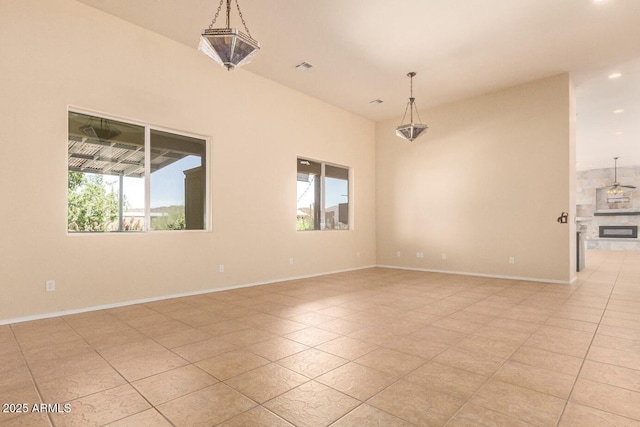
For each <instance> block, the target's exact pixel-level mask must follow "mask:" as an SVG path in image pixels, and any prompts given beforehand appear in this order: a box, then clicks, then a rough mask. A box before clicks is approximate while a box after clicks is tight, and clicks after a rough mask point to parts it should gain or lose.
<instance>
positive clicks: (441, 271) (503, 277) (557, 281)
mask: <svg viewBox="0 0 640 427" xmlns="http://www.w3.org/2000/svg"><path fill="white" fill-rule="evenodd" d="M376 267H380V268H393V269H396V270H411V271H424V272H427V273H443V274H458V275H460V276H476V277H490V278H492V279H509V280H521V281H524V282H539V283H555V284H560V285H570V284H571V283H573V282H575V281H576V280H577V278H575V277H574V278H573V279H571V280H570V281H569V280H551V279H538V278H535V277H521V276H501V275H498V274H484V273H468V272H465V271H451V270H434V269H430V268H414V267H399V266H395V265H380V264H379V265H377V266H376Z"/></svg>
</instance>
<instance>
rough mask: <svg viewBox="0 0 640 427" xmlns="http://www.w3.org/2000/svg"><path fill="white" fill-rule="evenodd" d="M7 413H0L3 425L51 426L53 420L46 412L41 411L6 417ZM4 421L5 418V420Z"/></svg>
mask: <svg viewBox="0 0 640 427" xmlns="http://www.w3.org/2000/svg"><path fill="white" fill-rule="evenodd" d="M5 417H7V414H0V425H1V426H2V427H51V422H50V421H49V418H48V417H47V415H46V414H44V413H41V412H36V413H33V412H32V413H27V414H21V415H16V416H13V417H12V418H8V417H7V418H5ZM5 419H6V421H4V422H3V420H5Z"/></svg>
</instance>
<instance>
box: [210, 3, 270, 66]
mask: <svg viewBox="0 0 640 427" xmlns="http://www.w3.org/2000/svg"><path fill="white" fill-rule="evenodd" d="M231 1H232V0H226V5H227V26H226V28H213V25H214V24H215V23H216V19H218V15H219V14H220V10H221V9H222V4H223V3H224V2H225V0H220V4H219V5H218V10H217V11H216V15H215V16H214V17H213V20H212V21H211V24H209V28H206V29H204V30H202V37H200V45H199V46H198V50H200V51H202V52H203V53H204V54H205V55H207V56H209V57H210V58H211V59H213V60H214V61H216V62H217V63H218V64H220V65H222V66H224V67H226V68H227V70H231V69H232V68H235V67H239V66H241V65H244V64H246V63H248V62H249V61H250V59H251V57H252V56H253V55H255V54H256V53H257V52H258V50H260V43H258V41H257V40H254V39H253V38H251V33H250V32H249V28H247V23H246V22H244V18H243V17H242V12H241V11H240V5H239V4H238V0H235V2H236V7H237V9H238V15H239V16H240V20H241V21H242V25H243V26H244V29H245V31H246V32H247V34H244V33H242V32H240V31H238V30H237V29H235V28H231V25H230V15H231Z"/></svg>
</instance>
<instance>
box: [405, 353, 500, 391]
mask: <svg viewBox="0 0 640 427" xmlns="http://www.w3.org/2000/svg"><path fill="white" fill-rule="evenodd" d="M404 379H405V380H407V381H411V382H414V383H417V384H421V385H424V386H429V387H432V388H434V389H436V390H439V391H441V392H444V393H447V394H450V395H451V396H454V397H457V398H459V399H465V400H466V399H468V398H470V397H471V395H472V394H473V393H474V392H475V391H476V390H478V389H479V388H480V386H481V385H482V384H484V382H485V381H486V380H487V379H488V377H485V376H482V375H477V374H474V373H472V372H469V371H465V370H462V369H458V368H454V367H451V366H447V365H443V364H441V363H437V362H427V363H426V364H424V365H422V366H420V367H419V368H418V369H416V370H415V371H413V372H411V373H409V374H408V375H407V376H406V377H404Z"/></svg>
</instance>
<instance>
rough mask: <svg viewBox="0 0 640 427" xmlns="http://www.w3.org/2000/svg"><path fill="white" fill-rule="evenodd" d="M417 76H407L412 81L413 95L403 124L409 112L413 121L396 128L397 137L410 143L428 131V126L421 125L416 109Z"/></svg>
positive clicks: (405, 111) (405, 110)
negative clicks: (415, 88) (415, 81)
mask: <svg viewBox="0 0 640 427" xmlns="http://www.w3.org/2000/svg"><path fill="white" fill-rule="evenodd" d="M415 75H416V73H415V72H413V71H412V72H410V73H409V74H407V77H409V78H410V79H411V94H410V96H409V102H407V107H406V108H405V109H404V116H402V122H401V123H404V119H405V118H406V117H407V110H408V111H409V113H410V119H411V120H410V122H409V123H407V124H401V125H400V126H398V127H397V128H396V135H398V136H399V137H400V138H404V139H406V140H408V141H413V140H414V139H416V138H417V137H419V136H420V135H422V134H423V133H424V132H425V131H426V130H427V129H428V126H427V125H425V124H422V123H420V115H419V114H418V108H417V107H416V99H415V98H414V97H413V77H414V76H415ZM414 110H415V112H416V116H418V123H414V122H413V111H414Z"/></svg>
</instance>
